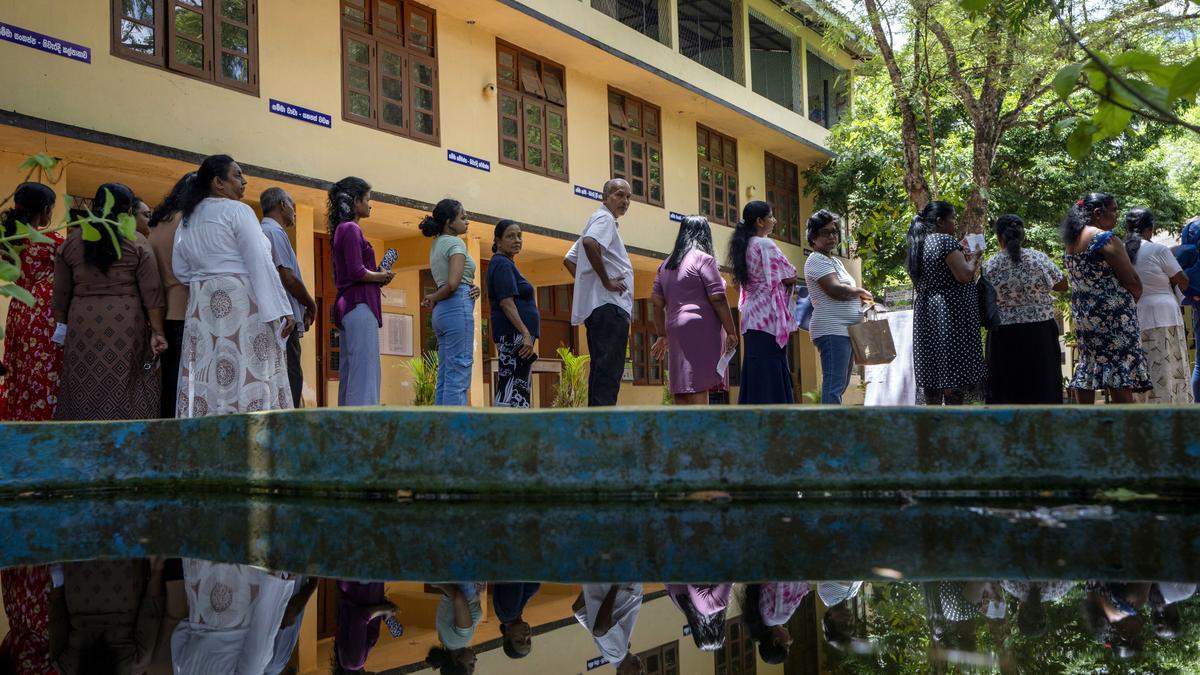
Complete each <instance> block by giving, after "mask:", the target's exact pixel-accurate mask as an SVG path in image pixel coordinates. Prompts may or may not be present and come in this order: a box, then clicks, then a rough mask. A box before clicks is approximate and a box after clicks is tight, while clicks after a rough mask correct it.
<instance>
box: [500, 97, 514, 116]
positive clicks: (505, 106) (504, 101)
mask: <svg viewBox="0 0 1200 675" xmlns="http://www.w3.org/2000/svg"><path fill="white" fill-rule="evenodd" d="M500 112H502V113H504V114H505V115H512V116H514V117H516V115H517V112H518V104H517V99H516V98H514V97H512V96H501V97H500Z"/></svg>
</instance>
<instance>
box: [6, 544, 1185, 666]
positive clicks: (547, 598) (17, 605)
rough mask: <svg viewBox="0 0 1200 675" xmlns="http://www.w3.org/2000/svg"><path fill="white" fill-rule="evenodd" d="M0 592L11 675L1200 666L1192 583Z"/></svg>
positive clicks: (94, 577)
mask: <svg viewBox="0 0 1200 675" xmlns="http://www.w3.org/2000/svg"><path fill="white" fill-rule="evenodd" d="M0 587H2V589H3V598H4V613H5V617H6V620H7V633H6V634H5V636H4V640H3V647H2V648H0V674H8V673H17V674H21V675H24V674H27V673H28V674H36V675H46V674H49V673H55V672H58V673H65V674H74V673H81V674H82V673H87V674H91V673H96V674H100V675H109V674H110V673H118V674H121V675H142V674H156V675H157V674H160V673H162V674H165V673H176V674H196V675H199V674H205V675H207V674H210V673H212V674H217V673H220V674H224V673H230V674H233V673H238V674H245V673H256V674H257V673H264V674H269V675H278V674H282V673H299V674H304V675H307V674H310V673H312V674H316V673H320V674H322V675H324V674H325V673H401V672H404V673H408V672H440V673H443V674H451V673H453V674H463V673H474V672H496V673H512V672H538V673H583V672H589V671H598V672H605V671H607V672H613V671H614V670H615V672H617V673H622V674H623V675H628V674H632V673H650V674H661V675H667V674H670V673H674V674H679V673H689V674H690V673H714V674H720V675H733V674H740V673H784V672H785V669H786V671H787V672H798V673H818V672H826V673H874V672H904V671H908V670H912V671H914V672H925V671H927V670H930V669H932V670H935V671H942V670H945V669H946V668H948V667H952V666H954V667H963V668H977V669H981V670H982V671H985V672H988V671H990V672H1000V673H1017V672H1035V673H1040V672H1078V671H1087V672H1092V671H1095V670H1097V669H1099V670H1102V671H1104V672H1127V671H1128V672H1135V671H1136V672H1166V671H1171V670H1172V669H1179V670H1180V672H1192V671H1194V670H1196V669H1197V668H1198V667H1200V658H1198V657H1197V649H1200V631H1198V630H1197V624H1196V619H1197V615H1200V606H1198V605H1200V603H1197V602H1196V601H1195V600H1193V596H1195V594H1196V584H1194V583H1178V582H1165V581H1163V582H1149V581H1132V580H1125V581H1121V580H1041V581H1028V580H978V579H946V580H928V581H921V582H908V581H887V582H882V581H866V582H864V581H861V580H859V581H811V582H808V581H800V582H796V581H771V582H764V583H730V582H724V583H703V584H701V583H697V584H665V585H664V584H657V583H623V584H607V583H605V584H582V585H569V584H539V583H469V584H462V583H428V584H423V583H414V582H388V581H358V580H346V579H340V580H333V579H317V578H314V577H307V576H298V575H293V574H290V573H288V572H285V571H280V570H267V569H262V568H259V567H254V566H250V565H241V564H230V563H223V562H215V561H208V560H197V559H190V558H185V559H182V560H180V559H168V560H163V559H158V558H149V559H118V560H97V561H78V562H65V563H61V564H55V565H46V566H37V567H20V568H11V569H7V570H3V572H2V573H0ZM535 643H536V645H537V648H536V649H535V648H534V645H535Z"/></svg>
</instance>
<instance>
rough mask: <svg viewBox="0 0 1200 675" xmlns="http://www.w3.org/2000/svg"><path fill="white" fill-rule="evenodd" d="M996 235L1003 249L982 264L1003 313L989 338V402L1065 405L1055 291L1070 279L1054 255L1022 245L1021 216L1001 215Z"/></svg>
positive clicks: (1022, 228)
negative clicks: (1054, 260) (1054, 258)
mask: <svg viewBox="0 0 1200 675" xmlns="http://www.w3.org/2000/svg"><path fill="white" fill-rule="evenodd" d="M995 230H996V239H998V240H999V242H1000V248H1001V249H1002V250H1001V251H1000V253H997V254H996V255H994V256H992V257H991V258H988V260H987V262H985V263H984V264H983V278H984V279H987V280H988V283H990V284H991V285H992V287H993V288H995V289H996V308H997V310H999V314H1000V324H999V325H998V326H994V327H992V328H991V329H990V330H988V336H987V366H988V386H987V390H988V391H987V402H988V403H1015V404H1042V405H1047V404H1058V403H1062V401H1063V386H1062V365H1061V361H1060V356H1061V354H1062V350H1061V349H1060V348H1059V346H1058V323H1057V322H1056V321H1055V320H1054V295H1053V292H1054V291H1059V292H1061V291H1065V290H1067V278H1066V277H1065V276H1063V273H1062V270H1060V269H1058V266H1057V265H1055V264H1054V262H1053V261H1052V260H1050V256H1048V255H1046V254H1045V253H1042V252H1041V251H1037V250H1034V249H1028V248H1024V247H1023V246H1022V244H1023V243H1025V222H1024V221H1023V220H1021V219H1020V218H1019V217H1018V216H1015V215H1012V214H1010V213H1008V214H1004V215H1002V216H1000V217H999V218H997V219H996V224H995Z"/></svg>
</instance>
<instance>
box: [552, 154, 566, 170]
mask: <svg viewBox="0 0 1200 675" xmlns="http://www.w3.org/2000/svg"><path fill="white" fill-rule="evenodd" d="M550 172H551V173H559V174H565V173H566V172H567V160H566V158H564V157H563V156H562V155H559V154H555V153H553V152H552V153H550Z"/></svg>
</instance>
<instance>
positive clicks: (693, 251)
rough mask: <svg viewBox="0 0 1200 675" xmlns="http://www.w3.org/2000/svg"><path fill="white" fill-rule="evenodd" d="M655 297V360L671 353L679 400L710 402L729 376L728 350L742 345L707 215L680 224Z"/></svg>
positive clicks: (672, 377)
mask: <svg viewBox="0 0 1200 675" xmlns="http://www.w3.org/2000/svg"><path fill="white" fill-rule="evenodd" d="M651 300H652V302H653V303H654V311H653V312H652V316H651V318H652V320H653V322H654V331H655V333H657V334H658V335H659V337H658V339H657V340H655V341H654V345H653V346H652V347H651V348H650V349H651V353H652V354H653V355H654V356H655V358H659V359H661V358H662V356H663V354H667V355H668V359H667V374H668V378H669V380H670V386H671V394H672V396H674V399H675V403H676V404H677V405H701V404H704V403H708V390H709V389H712V388H714V387H716V386H718V385H720V384H721V382H722V381H723V380H724V379H725V373H724V372H723V371H721V372H718V368H717V366H718V364H719V362H720V360H721V357H722V356H723V355H724V354H728V353H730V352H732V351H733V350H734V349H737V344H738V332H737V325H736V324H735V323H734V322H733V312H731V311H730V310H729V302H728V301H727V300H726V299H725V280H724V279H722V278H721V272H720V271H719V270H718V269H717V259H716V258H714V257H713V245H712V230H711V229H710V228H709V226H708V220H707V219H705V218H704V217H703V216H689V217H687V218H684V219H683V222H682V223H680V224H679V236H677V237H676V238H675V249H674V250H673V251H672V252H671V257H669V258H667V261H666V262H664V263H663V264H662V265H661V266H660V267H659V268H658V276H656V277H655V278H654V290H653V293H652V295H651ZM664 334H665V336H666V337H665V339H664V338H663V335H664ZM725 365H726V366H728V363H726V364H725Z"/></svg>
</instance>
